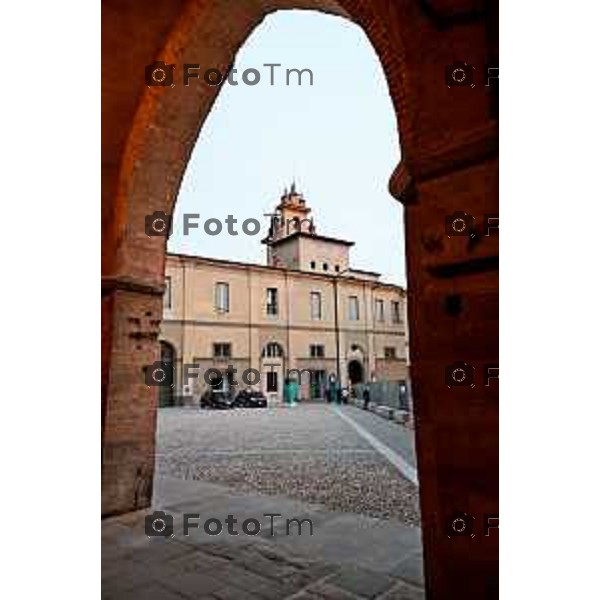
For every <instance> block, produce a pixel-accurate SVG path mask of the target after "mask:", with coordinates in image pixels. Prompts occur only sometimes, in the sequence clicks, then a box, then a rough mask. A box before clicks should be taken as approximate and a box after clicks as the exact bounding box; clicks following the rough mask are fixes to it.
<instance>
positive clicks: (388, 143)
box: [168, 11, 405, 285]
mask: <svg viewBox="0 0 600 600" xmlns="http://www.w3.org/2000/svg"><path fill="white" fill-rule="evenodd" d="M265 63H280V64H281V65H282V66H281V67H279V68H275V69H274V78H275V79H274V85H270V79H271V70H270V69H269V67H265V66H263V65H264V64H265ZM209 66H210V65H206V66H205V65H203V68H207V67H209ZM235 68H237V69H238V75H237V80H238V81H239V82H240V83H239V85H237V86H232V85H229V84H227V83H226V84H224V85H223V87H222V90H221V92H220V94H219V96H218V98H217V100H216V102H215V104H214V107H213V109H212V111H211V113H210V115H209V116H208V119H207V120H206V122H205V124H204V126H203V128H202V131H201V133H200V136H199V138H198V141H197V143H196V146H195V149H194V151H193V153H192V156H191V159H190V162H189V164H188V167H187V171H186V173H185V176H184V179H183V182H182V185H181V189H180V191H179V198H178V202H177V205H176V206H177V208H176V212H175V215H174V223H175V226H174V232H173V234H172V236H171V238H170V240H169V246H168V249H169V251H171V252H180V253H186V254H199V255H202V256H211V257H218V258H227V259H231V260H238V261H248V262H264V260H265V249H264V246H263V245H262V244H260V239H261V238H262V237H263V235H264V234H265V233H266V228H267V226H268V223H267V221H268V220H267V218H266V217H263V216H262V215H263V213H265V212H270V211H272V210H273V208H274V207H275V205H276V204H277V202H278V200H279V197H280V196H281V194H282V192H283V189H284V187H286V186H289V185H290V183H291V182H292V180H295V181H296V185H297V187H298V189H299V190H300V191H301V192H303V194H304V196H305V198H306V200H307V202H308V204H309V205H310V206H311V207H312V209H313V215H312V216H313V218H314V222H315V224H316V226H317V232H318V233H322V234H325V235H332V236H338V237H343V238H345V239H349V240H353V241H355V242H356V245H355V246H354V247H353V248H352V249H351V250H350V252H351V255H350V256H351V264H352V266H354V267H356V268H361V269H366V270H373V271H378V272H380V273H382V275H383V279H384V280H386V281H390V282H394V283H399V284H402V285H404V284H405V265H404V234H403V224H402V206H401V205H400V204H399V203H398V202H397V201H396V200H394V199H393V198H392V197H391V196H390V194H389V193H388V190H387V188H388V181H389V178H390V175H391V173H392V172H393V170H394V168H395V167H396V165H397V163H398V161H399V159H400V148H399V143H398V136H397V133H396V119H395V114H394V110H393V107H392V102H391V99H390V97H389V92H388V88H387V83H386V81H385V78H384V75H383V70H382V68H381V65H380V63H379V59H378V58H377V56H376V54H375V51H374V50H373V48H372V46H371V44H370V42H369V41H368V39H367V37H366V35H365V34H364V33H363V32H362V30H361V29H360V28H359V27H357V26H356V25H353V24H352V23H350V22H349V21H347V20H345V19H342V18H339V17H333V16H328V15H324V14H322V13H317V12H312V11H310V12H309V11H281V12H278V13H275V14H273V15H271V16H269V17H268V18H267V19H265V21H263V23H262V24H261V25H259V26H258V27H257V28H256V29H255V30H254V32H253V33H252V34H251V36H250V37H249V38H248V40H247V41H246V43H245V44H244V46H243V47H242V48H241V50H240V52H239V53H238V56H237V57H236V62H235ZM247 68H256V69H258V70H259V72H260V74H261V79H260V82H259V83H258V84H257V85H254V86H249V85H245V84H244V83H243V82H242V81H241V72H242V71H243V70H244V69H247ZM293 68H297V69H311V71H312V72H313V85H312V86H310V85H309V78H308V74H304V75H303V79H302V85H301V86H298V84H297V83H296V82H297V76H296V75H293V74H292V75H291V78H290V83H289V85H286V81H285V80H286V76H285V70H286V69H293ZM183 213H199V214H200V225H201V228H200V229H199V230H194V231H193V232H192V233H191V234H189V235H187V236H183V235H182V233H183V228H182V226H181V225H182V222H183ZM229 214H232V215H233V216H234V217H235V218H236V219H238V224H237V226H236V227H237V228H238V230H239V231H240V232H241V223H242V221H243V220H244V219H248V218H256V219H259V220H260V221H261V224H262V229H261V231H260V233H259V234H258V235H255V236H248V235H244V234H243V233H240V235H238V236H237V237H234V236H230V235H228V234H227V233H226V230H227V227H226V226H225V227H224V230H223V232H222V233H221V234H220V235H218V236H214V237H211V236H208V235H207V234H206V233H205V232H204V231H203V229H202V225H203V223H204V222H205V221H206V220H207V219H209V218H217V219H220V220H221V221H224V220H225V218H226V217H227V215H229Z"/></svg>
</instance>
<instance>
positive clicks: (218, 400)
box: [200, 388, 235, 409]
mask: <svg viewBox="0 0 600 600" xmlns="http://www.w3.org/2000/svg"><path fill="white" fill-rule="evenodd" d="M234 405H235V403H234V399H233V395H232V394H231V392H229V391H227V392H225V391H223V390H213V389H212V388H209V389H208V390H206V391H205V392H204V394H202V397H201V398H200V408H215V409H229V408H233V407H234Z"/></svg>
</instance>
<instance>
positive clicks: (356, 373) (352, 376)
mask: <svg viewBox="0 0 600 600" xmlns="http://www.w3.org/2000/svg"><path fill="white" fill-rule="evenodd" d="M348 380H349V381H350V385H354V384H355V383H362V382H363V381H364V369H363V366H362V364H361V362H360V361H358V360H351V361H350V362H349V363H348Z"/></svg>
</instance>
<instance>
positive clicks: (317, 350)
mask: <svg viewBox="0 0 600 600" xmlns="http://www.w3.org/2000/svg"><path fill="white" fill-rule="evenodd" d="M324 356H325V346H323V344H311V345H310V357H311V358H323V357H324Z"/></svg>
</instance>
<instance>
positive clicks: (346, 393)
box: [342, 387, 350, 404]
mask: <svg viewBox="0 0 600 600" xmlns="http://www.w3.org/2000/svg"><path fill="white" fill-rule="evenodd" d="M349 396H350V392H349V391H348V388H346V387H345V388H342V404H348V397H349Z"/></svg>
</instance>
